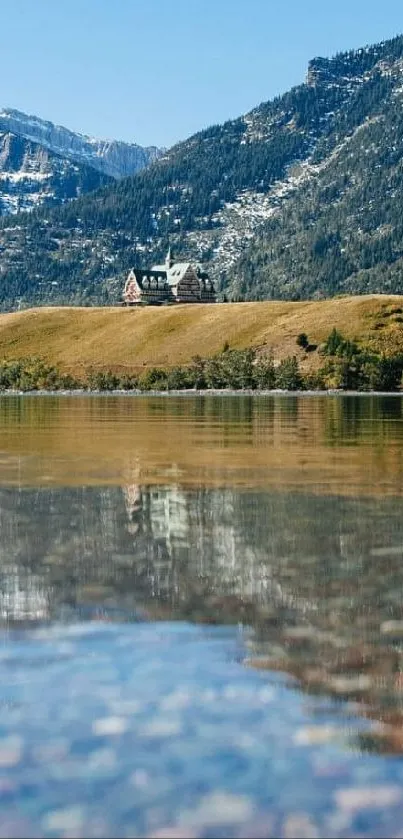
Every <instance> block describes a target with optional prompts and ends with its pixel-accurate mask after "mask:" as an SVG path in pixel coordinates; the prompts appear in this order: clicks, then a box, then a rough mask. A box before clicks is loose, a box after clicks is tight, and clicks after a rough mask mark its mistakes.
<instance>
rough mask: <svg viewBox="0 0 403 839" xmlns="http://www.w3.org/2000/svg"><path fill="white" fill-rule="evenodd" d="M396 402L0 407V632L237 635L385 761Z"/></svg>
mask: <svg viewBox="0 0 403 839" xmlns="http://www.w3.org/2000/svg"><path fill="white" fill-rule="evenodd" d="M402 406H403V402H402V399H401V398H400V397H372V396H362V397H330V396H325V397H312V398H303V397H302V398H301V397H297V396H271V397H262V396H257V397H250V396H248V397H240V396H237V397H231V396H225V397H221V398H219V397H214V396H208V397H197V396H196V397H178V398H175V397H172V398H171V397H170V398H163V397H162V398H158V397H148V398H147V397H141V398H138V399H136V398H134V399H133V398H130V397H87V398H86V397H84V398H77V397H75V398H72V397H43V398H40V397H26V398H21V397H4V398H2V399H0V432H1V433H0V618H1V620H2V622H3V626H5V627H6V628H9V627H15V626H20V627H21V626H26V625H28V626H31V625H33V624H37V623H38V622H39V623H41V624H42V623H53V622H55V621H67V622H72V621H76V620H77V619H78V620H80V621H81V620H103V621H136V620H144V619H151V620H160V619H162V620H175V621H178V620H187V621H189V620H190V621H193V622H199V623H212V624H213V623H218V624H222V623H235V624H236V623H238V622H239V623H242V624H244V625H246V626H248V627H250V628H251V631H250V632H249V633H248V637H247V642H246V643H247V644H248V655H247V661H246V664H248V665H249V666H252V667H255V668H258V669H267V670H268V671H270V670H272V671H275V670H277V671H282V672H284V673H285V674H289V676H290V678H292V679H293V680H297V681H298V684H299V685H300V687H301V688H302V689H303V690H304V691H306V692H307V693H308V694H324V695H325V696H332V697H336V698H337V699H338V700H340V709H341V712H343V710H342V709H343V708H345V707H346V702H347V706H348V707H351V701H353V702H354V703H355V704H354V708H355V710H356V711H358V712H359V713H361V714H362V715H364V716H366V717H368V718H371V719H375V720H378V721H379V722H380V723H381V725H379V726H378V727H377V728H376V729H374V730H373V731H371V734H370V735H369V734H368V733H367V734H365V735H364V734H360V735H359V736H360V746H361V748H363V749H369V750H377V751H385V752H396V753H400V752H402V751H403V700H402V697H403V668H402V662H403V603H402V592H403V562H402V559H403V521H402V515H401V505H402V486H403V484H402V478H403V462H402V452H403V447H402V443H403V422H402V416H403V413H402Z"/></svg>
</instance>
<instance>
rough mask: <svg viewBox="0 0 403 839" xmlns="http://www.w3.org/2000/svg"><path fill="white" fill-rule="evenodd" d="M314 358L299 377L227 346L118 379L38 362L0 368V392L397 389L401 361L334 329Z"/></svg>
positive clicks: (290, 361) (293, 360) (305, 343)
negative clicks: (313, 365)
mask: <svg viewBox="0 0 403 839" xmlns="http://www.w3.org/2000/svg"><path fill="white" fill-rule="evenodd" d="M297 345H298V346H299V347H300V348H302V349H303V350H304V352H306V353H309V352H312V351H315V350H317V347H316V346H315V345H311V344H310V343H309V339H308V337H307V335H305V333H301V334H300V335H299V336H298V338H297ZM318 352H319V353H320V354H321V356H322V357H323V365H322V366H321V368H320V369H319V370H317V371H316V372H314V373H308V374H303V373H302V372H301V369H300V365H299V362H298V359H297V357H296V356H295V355H294V356H289V357H288V358H285V359H283V360H282V361H280V363H278V364H276V363H275V361H274V359H273V357H272V356H270V355H269V356H267V355H266V356H259V355H258V354H257V352H256V350H254V349H246V350H236V349H231V348H230V347H229V346H228V345H227V344H225V345H224V347H223V349H222V351H221V352H220V353H217V354H216V355H214V356H212V357H211V358H201V356H194V358H193V360H192V363H191V364H189V365H186V366H181V367H180V366H177V367H171V368H168V369H164V368H160V367H151V368H148V369H147V370H146V371H144V372H143V373H141V374H140V375H136V374H124V375H118V374H116V373H114V372H112V371H111V370H104V371H99V370H95V369H89V370H88V371H87V372H86V373H84V374H83V376H82V377H80V378H78V377H75V376H72V375H69V374H64V373H61V372H60V371H59V370H58V368H57V367H55V366H54V365H51V364H48V363H47V362H45V361H44V360H43V359H41V358H37V357H35V358H26V359H19V360H15V361H3V362H1V363H0V391H7V390H15V391H23V392H28V391H35V390H52V391H60V390H87V391H113V390H127V391H135V390H139V391H144V392H147V391H175V390H192V389H193V390H224V389H230V390H278V389H281V390H289V391H296V390H329V389H332V390H333V389H337V390H359V391H370V390H374V391H390V392H393V391H398V390H400V389H401V387H402V374H403V355H402V354H395V355H384V354H381V355H380V354H377V353H374V352H371V351H370V350H369V349H366V348H362V347H359V346H358V345H357V344H356V343H355V342H354V341H351V340H349V339H347V338H345V337H344V336H343V335H342V334H341V333H340V332H338V331H337V330H336V329H333V331H332V332H331V333H330V334H329V336H328V338H327V340H326V341H325V343H324V344H323V345H322V346H321V347H319V349H318Z"/></svg>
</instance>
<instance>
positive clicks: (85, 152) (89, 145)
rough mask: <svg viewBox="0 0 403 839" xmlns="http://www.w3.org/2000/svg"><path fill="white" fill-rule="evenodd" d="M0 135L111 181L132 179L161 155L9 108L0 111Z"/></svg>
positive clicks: (156, 149)
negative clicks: (36, 145)
mask: <svg viewBox="0 0 403 839" xmlns="http://www.w3.org/2000/svg"><path fill="white" fill-rule="evenodd" d="M0 131H4V132H12V133H13V134H16V135H17V136H19V137H23V138H25V139H26V140H31V141H33V142H35V143H39V144H40V145H42V146H44V147H45V148H47V149H50V150H51V151H53V152H54V153H55V154H59V155H61V156H62V157H64V158H66V159H68V160H71V161H74V162H77V163H85V164H87V165H90V166H93V167H94V169H97V170H98V171H99V172H103V173H104V174H106V175H110V176H111V177H113V178H121V177H124V176H126V175H133V174H134V173H135V172H138V171H139V170H140V169H143V168H144V167H145V166H147V165H148V164H149V163H152V162H153V161H154V160H156V159H157V157H159V155H160V154H161V151H162V150H160V149H158V148H157V147H156V146H148V147H147V148H143V147H142V146H139V145H137V144H136V143H123V142H119V141H117V140H97V139H94V138H92V137H87V136H85V135H83V134H76V133H74V132H73V131H69V130H68V129H67V128H63V126H60V125H54V124H53V123H52V122H48V121H45V120H42V119H39V118H38V117H36V116H29V115H28V114H24V113H22V112H21V111H17V110H14V109H11V108H6V109H4V110H2V111H0Z"/></svg>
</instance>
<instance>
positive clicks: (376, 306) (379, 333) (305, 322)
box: [0, 295, 403, 375]
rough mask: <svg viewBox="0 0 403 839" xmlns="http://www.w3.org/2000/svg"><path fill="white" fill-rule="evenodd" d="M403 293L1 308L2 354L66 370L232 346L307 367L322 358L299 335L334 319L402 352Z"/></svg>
mask: <svg viewBox="0 0 403 839" xmlns="http://www.w3.org/2000/svg"><path fill="white" fill-rule="evenodd" d="M402 312H403V297H399V296H390V297H386V296H382V295H377V296H376V295H373V296H362V297H344V298H337V299H331V300H325V301H319V302H317V301H308V302H299V303H287V302H262V303H237V304H233V303H226V304H225V303H223V304H220V305H215V306H214V305H203V304H200V305H197V306H186V305H183V306H172V307H169V306H168V307H161V308H152V307H148V308H142V309H118V308H111V307H105V308H68V307H66V308H63V307H61V308H39V309H33V310H28V311H22V312H15V313H10V314H2V315H0V360H3V359H14V360H15V359H18V358H25V357H30V356H35V355H36V356H41V357H42V358H44V359H45V360H46V361H49V362H51V363H52V364H56V365H57V366H58V367H59V368H60V370H63V371H66V372H70V373H74V374H76V375H78V374H80V373H82V372H83V371H85V370H87V369H88V368H90V367H93V368H94V369H99V370H101V369H111V370H114V371H115V372H140V371H143V370H144V369H145V368H147V367H151V366H154V365H155V366H158V365H160V366H162V367H165V368H168V367H171V366H175V365H176V364H186V363H188V362H190V361H191V359H192V357H193V356H194V355H196V354H199V355H201V356H203V357H208V356H211V355H213V354H214V353H216V352H218V351H220V350H222V348H223V342H224V338H225V339H226V340H227V341H228V343H229V344H230V346H231V347H232V348H239V349H243V348H246V347H255V348H258V351H259V353H262V354H266V353H270V352H273V354H274V358H275V359H276V360H281V359H282V358H285V357H287V356H290V355H296V356H297V357H298V359H299V361H300V363H301V369H302V370H304V371H307V370H315V369H317V368H318V367H319V366H320V365H321V364H322V363H323V359H322V358H321V356H320V355H319V354H318V352H317V351H316V352H310V353H305V352H304V351H303V350H302V349H300V348H299V347H297V345H296V338H297V336H298V335H299V334H300V333H301V332H305V333H306V334H307V335H308V336H309V339H310V341H311V343H312V344H317V345H320V344H321V343H322V342H323V341H324V340H325V339H326V337H327V336H328V335H329V332H330V331H331V329H332V328H333V327H336V328H337V329H339V330H340V331H342V332H343V334H344V335H345V336H346V337H347V338H352V339H356V340H357V341H358V342H359V343H362V344H365V345H367V346H370V347H372V348H373V349H376V350H378V351H382V350H385V351H388V350H391V349H393V350H394V351H398V350H400V351H401V352H403V318H402V316H401V313H402Z"/></svg>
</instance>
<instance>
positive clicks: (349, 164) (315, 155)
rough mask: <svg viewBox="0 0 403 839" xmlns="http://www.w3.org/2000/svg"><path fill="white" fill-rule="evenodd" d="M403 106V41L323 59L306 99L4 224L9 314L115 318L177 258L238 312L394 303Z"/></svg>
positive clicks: (1, 272) (284, 102) (312, 69)
mask: <svg viewBox="0 0 403 839" xmlns="http://www.w3.org/2000/svg"><path fill="white" fill-rule="evenodd" d="M402 105H403V36H398V37H396V38H394V39H392V40H390V41H384V42H381V43H379V44H376V45H373V46H369V47H364V48H362V49H358V50H353V51H349V52H346V53H340V54H338V55H336V56H335V57H333V58H329V59H327V58H315V59H313V60H312V61H311V62H310V63H309V66H308V72H307V76H306V79H305V81H304V82H303V83H302V84H301V85H299V86H297V87H295V88H293V89H292V90H290V91H289V92H287V93H285V94H284V95H282V96H279V97H277V98H276V99H274V100H272V101H269V102H265V103H263V104H261V105H259V106H258V107H256V108H254V109H253V110H252V111H251V112H249V113H248V114H246V115H244V116H241V117H239V118H238V119H235V120H230V121H228V122H226V123H224V124H223V125H219V126H212V127H210V128H207V129H206V130H204V131H202V132H199V133H198V134H196V135H194V136H192V137H190V138H189V139H188V140H185V141H184V142H182V143H179V144H178V145H176V146H174V147H173V148H172V149H170V150H169V151H166V152H162V154H161V155H160V156H158V151H157V150H155V153H154V157H152V156H151V158H150V159H149V161H147V164H148V165H146V166H145V167H144V168H142V169H141V171H139V172H137V173H136V174H134V175H132V176H130V177H123V178H120V179H119V180H117V179H116V175H115V177H114V179H113V180H110V181H108V182H107V183H103V184H95V183H94V185H93V186H94V191H90V190H87V189H83V188H81V187H80V188H79V189H78V190H77V192H80V193H81V194H80V195H79V196H78V197H74V200H71V201H68V202H65V203H63V205H62V206H57V207H49V206H47V205H46V204H45V205H44V206H42V207H38V208H37V209H35V210H34V211H33V212H32V213H20V214H19V215H18V216H15V215H13V216H4V217H3V219H2V220H1V224H0V254H1V259H0V279H1V283H0V306H1V307H2V308H3V309H5V308H12V307H15V306H16V301H17V300H18V301H19V305H20V306H26V305H32V304H33V303H49V302H54V303H61V302H66V303H69V302H70V303H71V302H80V303H85V304H93V303H105V302H111V303H114V302H118V301H119V299H120V296H121V290H122V279H123V276H124V273H125V272H126V271H127V269H128V268H129V267H131V266H132V265H133V264H140V265H143V266H146V265H147V264H149V262H150V261H152V262H155V261H158V260H159V259H160V258H161V256H162V255H163V253H164V251H165V249H166V247H167V245H168V243H170V244H171V245H173V246H174V248H175V250H176V254H177V255H178V256H180V257H183V258H187V259H197V260H198V261H202V262H203V263H204V264H205V265H206V268H207V269H208V270H209V272H210V273H211V275H212V276H213V278H214V279H215V281H216V283H217V286H218V288H219V290H220V293H221V295H222V296H223V297H224V296H226V297H227V298H229V299H245V300H252V299H275V298H276V299H286V300H287V299H288V300H296V299H308V298H312V297H313V298H320V297H326V296H332V295H335V294H340V293H365V292H389V293H390V292H394V293H400V292H401V291H402V271H403V222H402V212H401V211H402V196H403V109H402ZM3 113H4V112H3ZM9 113H11V114H13V113H15V112H9ZM32 122H35V119H32ZM9 125H10V127H11V123H9ZM12 125H13V130H14V131H16V130H17V127H16V123H15V122H12ZM45 125H46V124H45ZM1 128H2V123H1V119H0V129H1ZM61 131H63V130H62V129H61ZM49 132H50V135H49V134H46V132H45V134H46V137H49V136H52V129H51V128H49ZM55 132H56V134H55V135H53V136H57V129H55ZM67 134H68V132H67ZM15 136H19V137H21V135H17V133H16V134H15ZM44 136H45V135H44V134H42V135H41V137H42V140H41V142H42V143H43V142H44V140H43V138H44ZM63 136H64V135H63ZM25 140H27V141H28V136H25ZM84 140H85V142H84V141H83V145H82V146H81V147H80V148H81V149H83V148H85V149H87V148H88V144H89V146H90V148H92V146H91V141H88V143H87V138H84ZM29 142H34V140H33V134H32V135H30V137H29ZM35 142H39V134H36V139H35ZM86 143H87V144H86ZM66 144H67V146H68V141H67V140H66ZM41 148H45V146H43V145H42V146H41ZM46 148H48V150H49V146H47V147H46ZM59 148H60V147H59ZM64 148H66V145H65V146H64ZM95 148H97V149H98V151H96V152H94V157H95V158H99V159H102V154H101V152H100V148H101V147H97V146H95V145H94V149H95ZM53 153H55V148H54V146H53V147H52V154H53ZM57 153H59V152H57ZM64 153H65V152H64ZM83 154H84V153H83ZM84 159H85V160H86V161H87V162H86V163H85V164H83V161H84ZM151 159H152V161H153V162H150V161H151ZM69 160H70V161H71V157H70V158H69ZM74 164H75V165H79V166H81V165H87V164H88V158H85V155H84V156H82V157H81V160H80V163H79V164H78V163H77V157H76V158H75V160H74ZM102 165H104V164H102ZM91 168H92V171H93V172H94V171H95V167H94V165H93V159H92V162H91ZM99 169H100V167H99V166H98V170H96V171H97V176H98V177H104V178H110V177H111V170H109V171H106V170H105V168H104V169H103V171H102V172H100V171H99ZM76 174H77V176H78V173H76ZM80 177H81V170H80ZM82 177H83V176H82ZM90 189H91V188H90ZM84 193H86V194H84ZM69 197H70V196H69ZM71 197H73V196H71ZM59 203H61V202H59Z"/></svg>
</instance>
